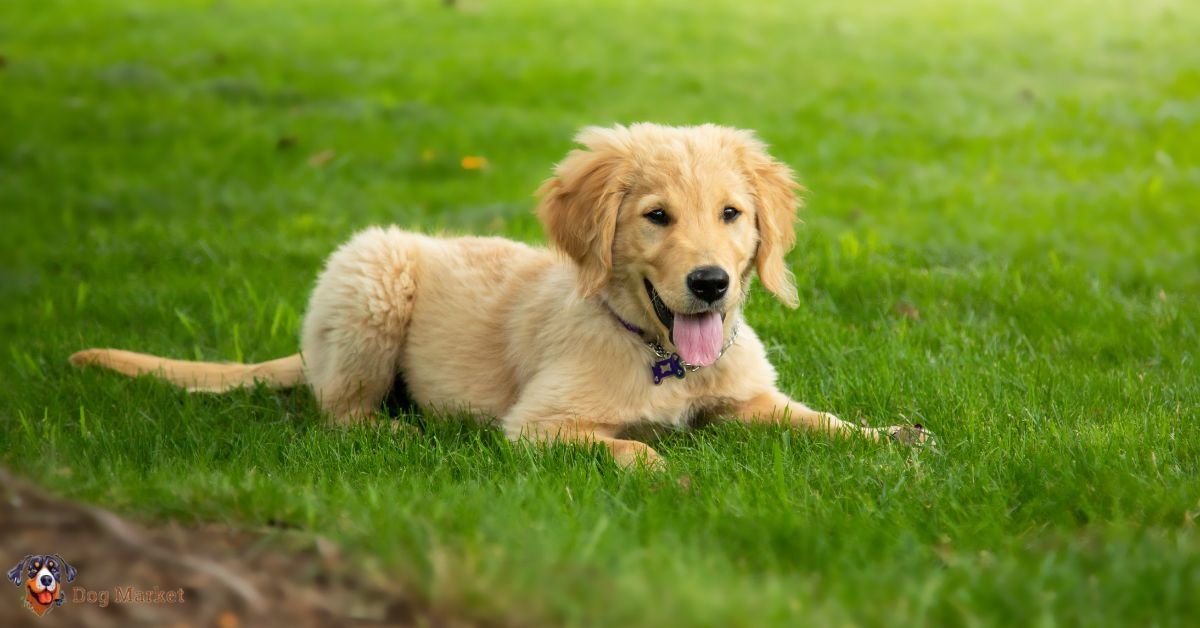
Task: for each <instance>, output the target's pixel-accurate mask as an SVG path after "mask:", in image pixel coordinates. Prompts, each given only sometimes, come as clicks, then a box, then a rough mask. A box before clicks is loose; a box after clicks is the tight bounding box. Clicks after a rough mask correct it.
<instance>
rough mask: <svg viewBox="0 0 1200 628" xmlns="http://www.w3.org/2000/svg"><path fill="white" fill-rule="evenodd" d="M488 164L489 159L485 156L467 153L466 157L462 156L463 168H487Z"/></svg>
mask: <svg viewBox="0 0 1200 628" xmlns="http://www.w3.org/2000/svg"><path fill="white" fill-rule="evenodd" d="M487 165H488V161H487V159H486V158H484V157H477V156H475V155H467V156H466V157H463V158H462V167H463V170H483V169H484V168H487Z"/></svg>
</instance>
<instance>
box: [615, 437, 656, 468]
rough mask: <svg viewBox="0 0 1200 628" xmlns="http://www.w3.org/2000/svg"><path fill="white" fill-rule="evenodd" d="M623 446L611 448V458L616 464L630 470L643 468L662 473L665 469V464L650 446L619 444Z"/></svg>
mask: <svg viewBox="0 0 1200 628" xmlns="http://www.w3.org/2000/svg"><path fill="white" fill-rule="evenodd" d="M621 444H622V445H625V446H617V447H614V448H613V458H615V459H616V461H617V464H619V465H621V466H622V467H625V468H626V469H631V468H635V467H643V468H645V469H648V470H651V471H662V470H663V469H665V468H666V467H667V463H666V461H665V460H663V458H662V456H660V455H658V452H657V451H654V449H652V448H651V447H650V446H648V445H645V444H643V443H637V442H634V443H629V444H628V445H626V444H625V443H621Z"/></svg>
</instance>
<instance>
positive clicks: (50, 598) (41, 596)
mask: <svg viewBox="0 0 1200 628" xmlns="http://www.w3.org/2000/svg"><path fill="white" fill-rule="evenodd" d="M29 594H30V595H32V596H33V599H35V600H37V603H38V604H41V605H42V606H49V605H51V604H53V603H54V592H53V591H51V590H50V589H46V590H44V591H34V590H33V589H30V590H29Z"/></svg>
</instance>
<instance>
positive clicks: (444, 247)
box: [71, 124, 900, 464]
mask: <svg viewBox="0 0 1200 628" xmlns="http://www.w3.org/2000/svg"><path fill="white" fill-rule="evenodd" d="M578 140H579V142H580V143H581V144H583V145H584V146H585V147H586V149H585V150H577V151H574V152H572V153H571V154H570V155H568V157H567V158H566V160H564V161H563V162H562V163H561V164H559V166H558V167H557V169H556V172H555V176H554V177H553V178H551V179H550V180H548V181H547V182H546V183H545V185H543V186H542V188H541V190H540V191H539V193H540V195H541V203H540V205H539V207H538V215H539V216H540V218H541V219H542V221H543V223H544V224H545V225H546V229H547V232H548V234H549V236H550V239H551V242H552V243H553V245H554V247H555V248H556V249H557V250H558V253H557V254H556V253H554V252H551V251H548V250H545V249H540V248H534V247H529V246H526V245H524V244H519V243H516V242H512V241H509V240H504V239H499V238H452V239H451V238H435V237H429V236H425V235H420V234H416V233H411V232H406V231H402V230H400V229H397V228H395V227H389V228H372V229H368V230H366V231H364V232H362V233H359V234H358V235H356V236H355V237H354V238H353V239H351V240H350V241H349V242H348V243H346V244H345V245H343V246H342V247H341V248H339V249H338V250H337V251H336V252H335V253H334V254H333V255H332V256H331V257H330V258H329V261H328V263H327V264H326V266H325V269H324V271H323V272H322V273H321V275H320V277H319V278H318V280H317V285H316V288H315V289H314V290H313V293H312V298H311V300H310V302H309V307H308V312H307V314H306V316H305V320H304V330H303V337H302V341H301V349H302V353H301V354H297V355H294V356H290V357H287V358H281V359H279V360H274V361H271V362H265V363H262V364H257V365H237V364H210V363H196V362H183V361H176V360H167V359H163V358H157V357H153V356H146V355H142V354H136V353H130V352H126V351H119V350H115V349H90V350H87V351H82V352H80V353H77V354H75V355H73V356H72V357H71V360H72V362H73V363H75V364H89V363H94V364H99V365H102V366H106V367H109V368H112V369H115V370H118V371H121V372H123V373H126V374H130V375H133V374H139V373H155V374H158V375H160V376H162V377H165V378H166V379H169V380H170V381H173V382H175V383H177V384H180V385H182V386H185V387H186V388H188V389H190V390H203V391H220V390H226V389H229V388H233V387H236V386H241V385H245V384H248V383H251V382H254V381H256V380H257V381H264V382H267V383H270V384H274V385H277V386H280V387H284V386H292V385H297V384H300V383H302V382H304V383H307V384H308V385H309V386H311V387H312V390H313V391H314V393H315V394H316V396H317V398H318V399H319V400H320V403H321V406H322V407H323V408H324V409H325V410H326V411H327V412H328V413H329V414H330V415H331V416H332V417H333V418H334V419H335V420H336V421H338V422H349V421H357V420H363V419H367V420H369V419H370V418H371V417H372V416H373V414H374V413H375V411H376V410H377V409H378V407H379V405H380V403H381V401H382V400H383V399H384V397H385V396H386V395H387V393H388V391H389V389H390V388H391V386H392V385H393V382H394V381H395V378H396V376H397V374H399V375H400V376H401V377H402V378H403V381H404V382H405V384H406V385H407V388H408V392H409V393H410V395H411V397H412V398H413V399H415V400H416V401H417V402H418V403H419V404H420V405H421V406H422V407H424V408H426V409H431V410H466V411H469V412H471V413H473V414H475V415H477V416H479V417H481V418H493V417H494V418H498V419H499V421H500V423H501V425H502V426H503V427H504V429H505V431H506V432H507V433H508V435H509V436H511V437H513V438H516V437H520V436H527V437H532V438H539V439H553V438H562V439H568V440H583V441H598V442H601V443H604V444H606V445H607V446H608V447H609V448H610V449H611V450H612V452H613V454H614V455H615V456H616V458H617V459H618V460H619V461H621V462H622V463H625V464H630V463H633V462H635V461H639V460H640V461H643V462H647V463H653V462H656V461H657V454H656V453H655V452H654V450H652V449H651V448H650V447H648V446H647V445H645V444H643V443H641V442H637V441H631V440H624V439H621V438H619V434H620V432H621V431H622V430H623V429H624V428H626V427H627V426H629V425H631V424H633V423H637V422H643V421H649V422H653V423H660V424H671V425H681V424H684V423H686V422H688V421H689V419H691V418H692V417H695V416H697V415H712V416H731V417H735V418H737V419H740V420H744V421H760V420H770V421H781V420H783V421H790V422H791V423H794V424H798V425H802V426H805V427H809V428H813V429H819V430H825V431H828V432H832V433H837V434H849V433H853V432H859V431H861V432H862V433H864V434H866V435H868V436H870V437H872V438H878V437H879V436H880V435H881V434H891V435H896V434H898V433H899V430H900V428H887V429H886V430H877V429H869V428H863V429H860V428H858V427H856V426H853V425H851V424H849V423H846V422H843V421H840V420H838V419H837V418H836V417H834V416H833V415H830V414H826V413H821V412H817V411H814V410H812V409H810V408H808V407H806V406H804V405H803V404H801V403H798V402H796V401H792V400H791V399H789V398H788V397H787V396H786V395H784V394H783V393H781V392H779V390H778V389H777V388H776V385H775V379H776V374H775V370H774V369H773V368H772V367H771V365H770V363H769V362H768V361H767V356H766V351H765V350H764V348H763V344H762V342H761V341H760V340H759V339H758V337H757V336H756V335H755V334H754V331H753V330H751V329H750V327H749V326H748V325H746V323H745V322H744V321H743V319H742V303H743V300H744V298H745V295H746V294H747V292H748V290H749V282H750V280H751V276H752V274H753V271H754V270H757V274H758V276H759V278H760V280H761V281H762V283H763V285H764V286H765V287H766V288H767V290H769V291H770V292H772V293H774V294H775V295H776V296H777V297H778V298H779V299H780V300H782V301H783V302H784V303H787V304H789V305H793V306H794V305H795V303H796V300H797V299H796V291H795V288H794V287H793V284H792V279H791V273H790V272H789V271H788V269H787V266H786V264H785V261H784V256H785V254H786V253H787V251H788V250H789V249H790V248H791V247H792V245H793V243H794V239H795V236H794V232H793V226H794V222H795V211H796V205H797V197H796V190H797V189H798V187H799V186H798V185H797V184H796V183H795V181H794V180H793V178H792V175H791V172H790V170H789V169H788V168H787V167H786V166H784V165H783V164H781V163H779V162H777V161H775V160H773V159H772V158H771V157H769V156H768V155H767V154H766V152H765V147H764V145H763V144H762V143H761V142H759V141H758V140H756V139H755V138H754V137H753V135H752V134H751V133H749V132H746V131H740V130H735V129H729V128H723V127H718V126H713V125H705V126H699V127H686V128H672V127H663V126H658V125H653V124H638V125H633V126H631V127H628V128H626V127H621V126H617V127H614V128H589V129H585V130H584V131H583V132H582V133H581V134H580V135H579V138H578ZM726 207H734V208H736V209H738V210H739V211H740V212H741V215H739V216H737V218H736V219H734V220H732V221H726V220H724V219H723V213H722V212H723V211H724V209H725V208H726ZM659 208H661V209H663V210H664V211H666V212H667V213H668V214H669V216H670V218H671V223H670V224H669V225H666V226H661V225H657V224H652V223H651V222H650V221H648V220H647V219H646V217H645V214H646V213H647V212H648V211H651V210H653V209H659ZM700 266H719V267H720V268H722V269H724V270H726V271H727V272H728V274H729V275H730V278H731V279H730V281H731V283H730V286H729V289H728V292H727V294H726V296H725V297H724V298H723V299H722V300H721V301H718V302H717V303H716V304H715V307H718V308H720V311H722V312H723V313H724V314H725V320H724V334H725V336H726V338H727V339H728V338H729V335H730V333H731V332H732V330H733V329H734V327H735V326H740V327H739V329H740V333H739V335H738V336H737V338H736V342H734V343H733V344H732V345H731V346H730V347H729V349H728V351H727V352H726V353H725V354H724V356H723V357H721V358H720V359H719V360H718V361H717V362H716V363H715V364H713V365H711V366H707V367H705V368H702V369H700V370H698V371H696V372H690V373H688V374H687V376H686V378H684V379H682V380H677V379H674V378H671V379H668V380H667V381H664V382H663V383H662V384H661V385H655V384H654V383H653V382H652V380H651V376H650V370H649V366H650V364H651V362H652V361H653V360H654V357H653V354H652V353H651V352H650V350H649V349H648V347H647V346H646V344H645V342H644V341H643V340H642V339H641V338H639V337H638V336H636V335H635V334H634V333H631V332H630V331H629V330H627V329H625V328H624V327H623V326H622V325H621V324H620V323H619V322H618V321H617V319H616V318H615V317H614V316H613V312H616V313H617V314H619V316H620V317H621V318H623V319H624V320H626V321H628V322H631V323H632V324H634V325H636V326H638V327H641V328H642V329H644V330H646V331H647V333H648V334H649V335H651V336H653V338H655V339H658V340H659V341H660V342H662V344H663V345H664V346H666V347H668V349H670V348H671V345H670V336H669V331H668V329H667V328H666V327H665V326H664V325H663V324H662V323H661V322H660V321H659V319H658V318H657V317H656V316H655V314H654V309H653V307H652V305H651V302H650V299H649V296H648V295H647V292H646V290H645V288H644V286H643V280H644V279H648V280H649V281H650V282H651V283H652V284H653V285H654V286H655V287H656V288H657V290H658V292H659V294H660V296H661V298H662V300H663V302H664V303H665V304H666V305H667V306H668V307H670V309H671V310H672V311H675V312H692V311H696V308H697V307H700V306H703V305H704V304H701V303H699V302H698V301H697V300H696V299H695V298H694V297H692V296H691V295H690V294H689V292H688V290H687V288H686V280H685V277H686V276H687V274H688V273H689V272H690V271H691V270H692V269H694V268H697V267H700ZM610 308H611V310H610ZM301 355H302V356H303V359H302V358H301Z"/></svg>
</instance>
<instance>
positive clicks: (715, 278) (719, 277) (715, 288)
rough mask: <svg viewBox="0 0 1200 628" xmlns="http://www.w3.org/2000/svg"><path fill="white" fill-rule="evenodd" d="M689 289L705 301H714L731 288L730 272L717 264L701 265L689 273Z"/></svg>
mask: <svg viewBox="0 0 1200 628" xmlns="http://www.w3.org/2000/svg"><path fill="white" fill-rule="evenodd" d="M687 286H688V290H691V291H692V294H694V295H696V298H698V299H700V300H702V301H704V302H705V303H714V302H716V301H717V300H718V299H720V298H721V297H723V296H725V291H726V290H728V289H729V273H727V272H725V271H724V270H721V269H720V268H717V267H716V266H701V267H700V268H697V269H696V270H693V271H692V272H690V273H688V276H687Z"/></svg>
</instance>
